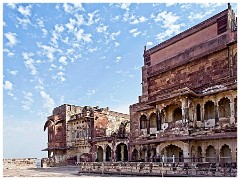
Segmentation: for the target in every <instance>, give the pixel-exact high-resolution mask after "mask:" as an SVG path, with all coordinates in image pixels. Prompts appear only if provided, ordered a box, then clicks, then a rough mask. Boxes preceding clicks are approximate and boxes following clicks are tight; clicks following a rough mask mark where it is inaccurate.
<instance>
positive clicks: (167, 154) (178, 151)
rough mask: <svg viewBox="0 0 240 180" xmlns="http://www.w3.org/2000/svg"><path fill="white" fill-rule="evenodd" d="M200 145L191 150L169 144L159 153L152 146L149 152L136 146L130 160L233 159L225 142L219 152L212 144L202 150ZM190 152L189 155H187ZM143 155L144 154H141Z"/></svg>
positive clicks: (197, 160)
mask: <svg viewBox="0 0 240 180" xmlns="http://www.w3.org/2000/svg"><path fill="white" fill-rule="evenodd" d="M203 150H204V149H202V147H201V146H197V147H195V146H193V147H192V149H191V152H188V151H186V150H185V149H183V148H182V147H179V146H177V145H175V144H169V145H167V146H166V147H164V148H163V149H162V150H161V152H160V154H158V153H156V149H155V148H153V149H152V151H150V152H149V153H145V150H142V149H139V150H137V149H136V148H134V149H133V151H132V155H131V160H132V161H158V162H189V161H191V162H210V163H230V162H232V161H233V157H232V153H231V152H232V150H231V149H230V147H229V146H228V145H226V144H224V145H222V146H221V148H220V153H219V154H217V150H216V149H215V147H214V146H213V145H209V146H207V148H206V149H205V150H204V152H203ZM189 154H190V156H188V155H189ZM143 155H144V156H143ZM173 158H174V160H173Z"/></svg>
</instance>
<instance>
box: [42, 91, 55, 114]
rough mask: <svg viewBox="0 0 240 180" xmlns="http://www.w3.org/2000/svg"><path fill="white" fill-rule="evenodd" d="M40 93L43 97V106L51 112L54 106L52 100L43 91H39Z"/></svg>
mask: <svg viewBox="0 0 240 180" xmlns="http://www.w3.org/2000/svg"><path fill="white" fill-rule="evenodd" d="M40 95H41V97H42V99H43V108H45V109H48V111H49V113H51V112H52V110H53V109H54V107H55V103H54V100H53V99H52V98H51V97H50V95H49V94H47V93H46V92H45V91H40Z"/></svg>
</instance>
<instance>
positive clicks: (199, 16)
mask: <svg viewBox="0 0 240 180" xmlns="http://www.w3.org/2000/svg"><path fill="white" fill-rule="evenodd" d="M214 10H215V9H213V8H208V9H207V10H206V11H201V12H198V13H197V12H190V15H189V16H188V19H189V20H190V21H194V20H198V19H203V18H204V17H205V16H207V15H209V14H211V13H212V12H213V11H214Z"/></svg>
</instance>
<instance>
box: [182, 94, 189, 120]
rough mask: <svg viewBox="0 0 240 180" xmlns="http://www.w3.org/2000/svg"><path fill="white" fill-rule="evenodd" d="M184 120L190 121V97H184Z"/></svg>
mask: <svg viewBox="0 0 240 180" xmlns="http://www.w3.org/2000/svg"><path fill="white" fill-rule="evenodd" d="M182 120H183V123H187V122H188V121H189V108H188V97H185V98H183V99H182Z"/></svg>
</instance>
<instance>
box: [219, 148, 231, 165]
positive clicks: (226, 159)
mask: <svg viewBox="0 0 240 180" xmlns="http://www.w3.org/2000/svg"><path fill="white" fill-rule="evenodd" d="M220 162H221V163H230V162H232V155H231V149H230V148H229V146H228V145H226V144H225V145H224V146H222V148H221V151H220Z"/></svg>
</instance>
